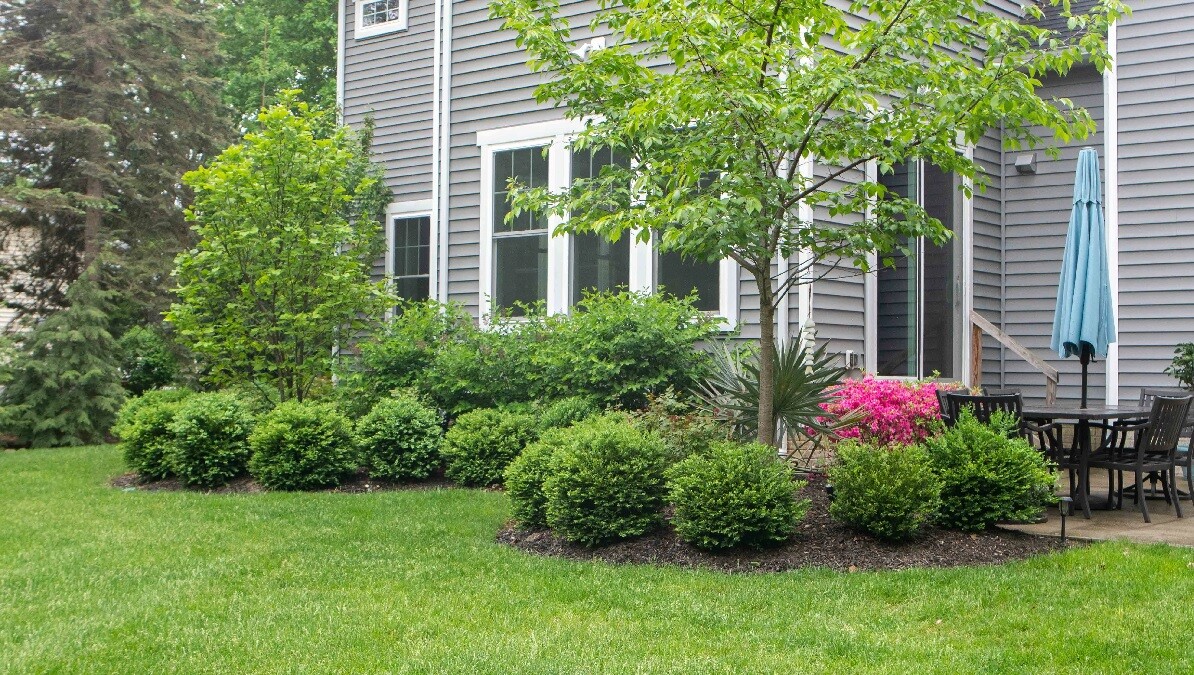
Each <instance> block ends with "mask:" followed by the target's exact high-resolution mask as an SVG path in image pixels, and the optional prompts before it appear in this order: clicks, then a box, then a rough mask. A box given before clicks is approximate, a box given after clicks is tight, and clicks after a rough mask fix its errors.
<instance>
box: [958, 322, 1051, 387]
mask: <svg viewBox="0 0 1194 675" xmlns="http://www.w3.org/2000/svg"><path fill="white" fill-rule="evenodd" d="M970 331H971V333H970V386H971V387H972V388H974V389H978V388H979V387H981V386H982V383H983V333H986V334H987V335H990V336H991V337H993V338H995V339H996V340H998V341H999V344H1001V345H1003V346H1004V347H1007V348H1008V349H1010V350H1012V351H1013V352H1015V353H1016V355H1017V356H1019V357H1020V358H1022V359H1024V360H1025V361H1027V362H1028V365H1030V366H1032V367H1033V368H1035V369H1036V370H1037V371H1039V372H1040V373H1041V374H1042V375H1044V376H1045V405H1053V403H1054V402H1055V401H1056V400H1057V382H1058V380H1059V378H1060V377H1061V376H1060V374H1059V373H1058V372H1057V369H1056V368H1054V367H1053V366H1051V365H1049V364H1047V363H1045V361H1044V359H1042V358H1041V357H1039V356H1037V355H1036V354H1033V353H1032V351H1031V350H1029V349H1028V348H1027V347H1025V346H1024V345H1022V344H1020V343H1019V342H1017V341H1016V339H1015V338H1013V337H1012V336H1010V335H1008V334H1007V333H1004V332H1003V331H1001V330H999V328H997V327H996V326H995V324H993V323H991V322H990V321H987V320H986V319H984V318H983V317H982V315H980V314H979V313H978V312H976V311H974V310H971V311H970Z"/></svg>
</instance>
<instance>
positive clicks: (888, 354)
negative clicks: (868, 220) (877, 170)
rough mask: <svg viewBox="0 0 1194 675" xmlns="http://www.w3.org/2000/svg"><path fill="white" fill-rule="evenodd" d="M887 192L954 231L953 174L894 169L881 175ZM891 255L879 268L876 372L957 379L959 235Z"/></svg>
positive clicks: (913, 243)
mask: <svg viewBox="0 0 1194 675" xmlns="http://www.w3.org/2000/svg"><path fill="white" fill-rule="evenodd" d="M879 182H881V183H882V184H883V185H884V186H885V187H886V188H887V189H888V191H889V192H891V193H893V194H897V195H900V196H903V197H906V198H908V199H913V200H915V201H916V202H917V203H918V204H920V205H921V206H923V207H924V209H925V210H926V211H927V212H928V213H929V215H931V216H933V217H934V218H936V219H938V220H940V221H941V223H942V224H943V225H945V227H946V228H947V229H949V230H950V231H952V232H955V233H958V231H959V226H960V225H961V198H960V196H959V192H958V183H957V179H956V177H955V176H954V175H953V174H949V173H945V172H943V171H941V170H940V169H938V168H936V167H934V166H932V165H927V164H921V163H906V164H899V165H896V166H895V167H894V168H893V170H892V172H891V173H888V174H882V175H880V177H879ZM903 244H904V247H905V248H906V251H896V252H893V253H892V254H890V257H891V258H892V259H893V261H894V263H895V265H894V267H888V266H883V267H881V268H880V269H879V271H878V275H877V276H878V282H877V286H878V288H877V307H876V317H875V320H876V323H877V331H876V335H877V338H878V344H877V345H876V349H877V356H878V359H877V365H878V370H877V374H879V375H883V376H889V377H928V376H930V375H932V374H934V373H938V374H939V375H940V376H941V377H946V378H954V377H958V376H959V375H960V374H961V364H960V358H961V346H960V345H961V343H960V339H961V329H960V325H961V302H960V300H961V270H962V265H961V254H960V248H961V247H960V244H959V237H957V236H955V237H953V238H951V239H950V240H949V241H948V242H946V243H945V244H944V245H942V246H938V245H936V244H933V243H932V242H929V241H925V240H924V239H921V238H917V239H913V240H905V241H904V242H903Z"/></svg>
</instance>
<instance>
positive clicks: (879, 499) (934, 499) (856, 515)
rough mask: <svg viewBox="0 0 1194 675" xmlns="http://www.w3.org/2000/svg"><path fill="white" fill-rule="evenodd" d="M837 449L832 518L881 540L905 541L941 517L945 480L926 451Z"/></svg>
mask: <svg viewBox="0 0 1194 675" xmlns="http://www.w3.org/2000/svg"><path fill="white" fill-rule="evenodd" d="M836 450H837V459H838V463H837V464H836V465H835V466H833V467H832V468H831V469H830V470H829V480H830V481H831V482H832V484H833V490H834V499H833V503H832V504H830V506H829V514H830V515H831V516H833V517H834V518H836V519H837V520H840V521H842V522H843V523H846V524H847V525H850V526H852V527H854V528H857V529H859V530H861V531H863V532H866V533H868V534H870V535H872V536H874V537H877V538H879V539H883V540H886V541H903V540H907V539H911V538H912V537H914V536H915V535H916V534H917V533H918V532H919V531H920V530H921V528H922V527H923V526H924V525H926V524H927V523H930V522H932V520H933V518H934V517H935V516H936V515H937V509H938V507H939V506H940V504H941V479H940V478H938V477H937V475H936V474H935V473H934V472H933V467H932V465H931V464H930V463H929V455H928V453H926V452H925V449H924V448H922V447H920V446H918V445H894V446H888V447H883V446H876V445H870V444H865V443H860V442H857V441H847V442H844V443H841V444H839V445H838V446H837V448H836Z"/></svg>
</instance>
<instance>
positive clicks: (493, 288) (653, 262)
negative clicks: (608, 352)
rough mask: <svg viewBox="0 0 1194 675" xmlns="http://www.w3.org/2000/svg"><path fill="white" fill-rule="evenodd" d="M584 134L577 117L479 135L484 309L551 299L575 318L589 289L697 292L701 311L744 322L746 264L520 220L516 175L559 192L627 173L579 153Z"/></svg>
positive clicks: (628, 236)
mask: <svg viewBox="0 0 1194 675" xmlns="http://www.w3.org/2000/svg"><path fill="white" fill-rule="evenodd" d="M579 129H580V123H577V122H574V121H571V120H559V121H552V122H540V123H535V124H527V125H523V126H518V127H507V128H503V129H490V130H484V131H479V132H477V145H478V146H479V147H480V149H481V194H482V199H481V214H480V216H481V248H480V255H479V261H478V268H479V280H480V284H479V289H478V291H479V292H478V295H479V300H480V305H481V306H482V307H488V306H490V305H494V306H496V307H498V308H501V309H508V310H512V311H515V312H517V311H518V310H517V309H516V308H515V307H514V305H515V303H532V302H539V301H543V302H545V304H546V308H547V311H548V312H553V313H554V312H567V311H569V308H570V307H571V306H572V305H573V304H575V303H576V301H577V300H579V299H580V298H581V296H582V294H583V292H584V291H585V290H587V289H597V290H602V291H605V290H613V289H616V288H618V287H620V286H625V287H628V288H630V289H631V290H635V291H639V292H654V291H655V290H656V289H658V288H660V287H661V286H667V288H668V290H669V292H675V293H677V294H679V295H687V294H688V293H689V292H691V291H692V290H693V289H696V291H697V294H698V295H699V296H700V302H699V303H698V304H699V306H700V307H701V308H702V309H703V310H705V311H709V312H716V313H718V314H720V315H721V316H723V317H725V318H726V319H729V320H730V322H731V323H732V322H733V321H736V320H737V302H738V294H737V292H736V285H735V284H734V282H735V281H736V280H737V274H738V273H737V267H736V266H735V265H734V264H733V263H732V262H730V261H721V262H719V263H705V262H697V261H691V260H683V259H680V257H679V256H678V255H673V254H664V255H657V254H656V252H655V250H654V248H653V247H652V246H651V244H650V243H645V242H640V241H638V240H637V239H636V238H635V236H634V235H633V234H632V233H630V232H627V233H625V234H624V235H623V236H622V238H621V239H619V240H618V241H617V242H608V241H605V240H604V239H603V238H601V237H598V236H596V235H570V234H561V235H559V236H551V233H552V232H554V231H555V230H556V228H557V227H559V226H560V225H561V224H562V223H563V222H564V221H563V219H562V218H561V217H558V216H555V215H552V216H546V215H544V214H536V215H532V214H530V213H521V214H519V215H518V216H517V217H515V218H514V219H513V220H512V221H511V222H509V223H507V222H506V221H505V218H506V214H508V213H510V205H509V204H508V203H507V199H508V197H509V194H508V191H507V189H506V188H507V185H508V183H509V180H510V179H511V178H515V179H516V181H517V182H519V183H520V184H523V185H528V186H531V187H546V188H548V189H550V190H552V191H560V190H564V189H566V188H567V186H568V185H569V182H570V181H573V180H578V179H583V178H590V177H596V176H599V175H600V174H601V169H602V168H603V167H606V166H611V165H619V166H626V165H627V162H628V159H627V158H624V157H620V156H618V155H617V154H616V153H614V152H612V151H611V150H608V149H606V150H596V151H593V152H589V151H576V152H574V151H573V150H572V148H571V147H570V146H569V137H570V136H571V135H572V134H574V133H576V132H577V131H578V130H579Z"/></svg>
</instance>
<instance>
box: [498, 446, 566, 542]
mask: <svg viewBox="0 0 1194 675" xmlns="http://www.w3.org/2000/svg"><path fill="white" fill-rule="evenodd" d="M569 437H570V436H569V434H568V431H567V429H560V428H555V429H548V430H547V431H545V432H543V436H542V437H541V438H540V439H539V440H538V441H535V442H534V443H531V444H530V445H528V446H527V447H526V449H524V450H523V451H522V454H521V455H519V456H518V457H517V458H515V460H514V461H513V462H510V466H508V467H506V472H505V482H506V495H507V496H508V497H509V498H510V510H511V512H512V513H513V515H514V519H515V520H517V521H518V523H519V524H520V525H522V526H523V527H526V528H539V527H544V526H545V525H547V495H546V494H545V493H544V491H543V484H544V483H545V482H546V481H547V479H548V477H550V476H551V473H552V461H553V460H554V459H555V454H556V451H557V450H559V449H560V448H561V447H562V446H563V445H564V444H565V443H567V442H568V439H569Z"/></svg>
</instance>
